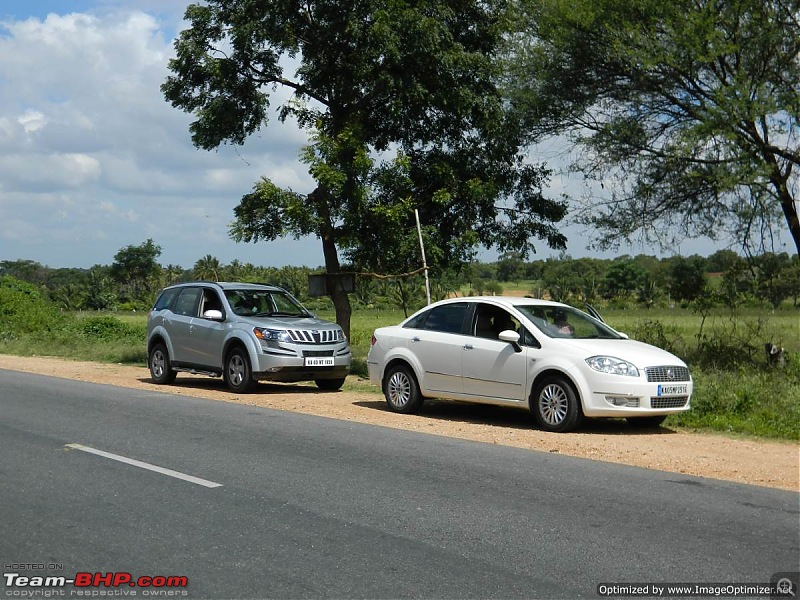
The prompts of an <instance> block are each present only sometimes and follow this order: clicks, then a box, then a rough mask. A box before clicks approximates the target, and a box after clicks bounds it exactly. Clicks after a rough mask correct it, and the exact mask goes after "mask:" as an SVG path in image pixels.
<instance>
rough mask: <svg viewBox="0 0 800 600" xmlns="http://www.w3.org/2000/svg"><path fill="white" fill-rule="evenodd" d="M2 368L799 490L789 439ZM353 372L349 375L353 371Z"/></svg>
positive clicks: (129, 374) (34, 364)
mask: <svg viewBox="0 0 800 600" xmlns="http://www.w3.org/2000/svg"><path fill="white" fill-rule="evenodd" d="M0 369H10V370H14V371H25V372H29V373H39V374H42V375H52V376H55V377H63V378H66V379H76V380H80V381H88V382H92V383H104V384H109V385H115V386H121V387H128V388H137V389H144V390H150V391H154V392H167V393H171V394H178V395H183V396H197V397H201V398H209V399H212V400H222V401H225V402H235V403H238V404H248V405H253V406H262V407H268V408H274V409H279V410H288V411H294V412H301V413H307V414H311V415H318V416H323V417H330V418H334V419H343V420H347V421H357V422H359V423H368V424H372V425H381V426H384V427H393V428H395V429H406V430H411V431H418V432H422V433H430V434H434V435H443V436H449V437H454V438H461V439H466V440H474V441H478V442H484V443H488V444H500V445H505V446H514V447H518V448H526V449H529V450H538V451H542V452H555V453H561V454H567V455H570V456H578V457H582V458H589V459H592V460H602V461H608V462H615V463H620V464H626V465H634V466H638V467H646V468H650V469H659V470H663V471H671V472H674V473H683V474H686V475H698V476H702V477H710V478H714V479H723V480H727V481H736V482H739V483H749V484H754V485H762V486H767V487H773V488H780V489H785V490H794V491H799V489H800V445H798V444H797V443H793V442H773V441H760V440H754V439H734V438H729V437H725V436H721V435H711V434H705V433H703V434H699V433H687V432H682V431H674V430H671V429H669V428H660V429H658V430H656V431H651V432H640V431H636V430H633V429H631V428H630V427H628V426H627V424H626V423H625V422H624V421H621V420H620V421H598V422H594V423H590V424H589V425H587V426H586V427H584V428H583V429H582V430H581V431H580V432H578V433H568V434H552V433H546V432H543V431H539V430H536V429H533V428H532V426H531V420H530V416H529V415H528V414H527V413H526V412H524V411H521V410H515V409H505V408H497V407H491V406H478V405H471V404H462V403H455V402H437V401H429V402H426V405H425V408H424V409H423V411H422V413H421V414H419V415H413V416H407V415H398V414H395V413H392V412H389V411H388V410H387V409H386V404H385V402H384V401H383V398H382V396H381V395H380V394H379V393H378V392H377V390H376V391H375V392H370V391H364V392H359V391H341V392H336V393H330V392H319V391H317V389H316V387H314V386H313V384H310V385H305V384H299V385H282V384H263V383H262V384H260V385H259V387H258V390H257V391H256V392H255V393H252V394H246V395H237V394H233V393H231V392H228V391H227V390H226V388H225V387H224V385H223V383H222V381H221V380H219V379H211V378H208V377H195V376H188V375H184V374H180V375H179V376H178V379H177V380H176V384H175V385H170V386H157V385H155V384H153V383H152V382H151V380H150V374H149V372H148V370H147V369H146V368H144V367H136V366H129V365H113V364H102V363H94V362H79V361H70V360H64V359H60V358H50V357H19V356H9V355H0ZM351 379H353V381H355V379H354V378H352V376H351Z"/></svg>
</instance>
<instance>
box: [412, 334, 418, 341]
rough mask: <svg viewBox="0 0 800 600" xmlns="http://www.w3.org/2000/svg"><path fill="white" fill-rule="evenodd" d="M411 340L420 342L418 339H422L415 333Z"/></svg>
mask: <svg viewBox="0 0 800 600" xmlns="http://www.w3.org/2000/svg"><path fill="white" fill-rule="evenodd" d="M411 341H412V342H418V341H420V339H419V337H417V336H416V335H415V336H414V337H412V338H411Z"/></svg>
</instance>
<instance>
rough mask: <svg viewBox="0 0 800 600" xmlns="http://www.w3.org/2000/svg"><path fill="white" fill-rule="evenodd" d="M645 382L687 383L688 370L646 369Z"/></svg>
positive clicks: (673, 368)
mask: <svg viewBox="0 0 800 600" xmlns="http://www.w3.org/2000/svg"><path fill="white" fill-rule="evenodd" d="M644 372H645V373H647V381H652V382H654V383H669V382H670V381H689V369H687V368H686V367H647V368H645V370H644Z"/></svg>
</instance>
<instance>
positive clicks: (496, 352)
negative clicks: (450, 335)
mask: <svg viewBox="0 0 800 600" xmlns="http://www.w3.org/2000/svg"><path fill="white" fill-rule="evenodd" d="M508 329H512V330H514V331H517V332H518V333H520V334H521V333H522V331H523V329H522V326H521V325H520V322H519V321H518V320H517V319H516V318H514V317H513V316H512V315H511V314H510V313H508V311H506V310H504V309H502V308H500V307H498V306H494V305H491V304H487V303H478V304H477V306H476V310H475V313H474V316H473V318H472V326H471V329H470V333H471V335H470V336H469V337H468V338H467V340H466V341H465V342H464V348H463V352H462V354H461V356H462V360H461V379H462V390H463V393H464V395H465V396H469V397H470V398H471V399H475V400H476V401H481V400H490V399H496V400H514V401H516V402H525V401H526V400H527V389H528V350H529V349H528V348H527V347H525V346H522V351H521V352H517V351H516V349H515V348H514V346H513V345H512V344H509V343H508V342H503V341H500V340H499V339H498V338H497V336H498V335H499V334H500V332H501V331H505V330H508Z"/></svg>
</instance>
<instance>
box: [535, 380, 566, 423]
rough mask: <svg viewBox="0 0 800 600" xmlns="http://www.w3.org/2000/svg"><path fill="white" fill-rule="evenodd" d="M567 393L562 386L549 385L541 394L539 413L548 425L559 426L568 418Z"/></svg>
mask: <svg viewBox="0 0 800 600" xmlns="http://www.w3.org/2000/svg"><path fill="white" fill-rule="evenodd" d="M567 407H568V402H567V393H566V392H565V391H564V388H562V387H561V386H560V385H553V384H551V385H548V386H547V387H546V388H544V389H543V390H542V393H541V394H539V412H541V414H542V418H543V419H544V420H545V422H546V423H547V424H548V425H558V424H559V423H561V422H562V421H563V420H564V419H565V418H566V417H567Z"/></svg>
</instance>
